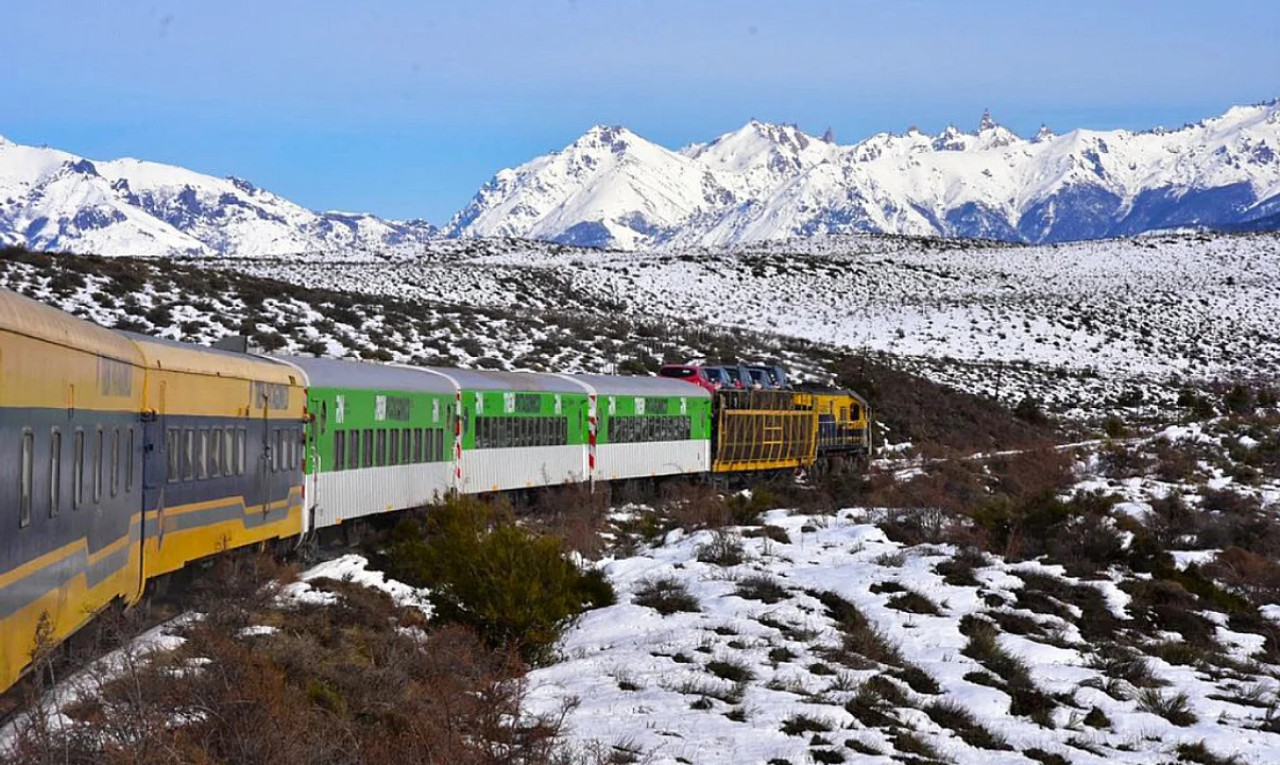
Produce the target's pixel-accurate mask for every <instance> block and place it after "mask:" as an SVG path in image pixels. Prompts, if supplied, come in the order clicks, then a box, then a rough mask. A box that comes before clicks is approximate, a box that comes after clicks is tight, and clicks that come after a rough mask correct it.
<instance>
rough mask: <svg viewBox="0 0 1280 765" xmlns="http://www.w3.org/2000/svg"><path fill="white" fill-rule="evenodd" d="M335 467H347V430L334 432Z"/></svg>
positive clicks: (336, 468) (344, 468)
mask: <svg viewBox="0 0 1280 765" xmlns="http://www.w3.org/2000/svg"><path fill="white" fill-rule="evenodd" d="M313 467H314V466H313ZM333 469H334V470H346V469H347V432H346V431H345V430H335V431H334V432H333Z"/></svg>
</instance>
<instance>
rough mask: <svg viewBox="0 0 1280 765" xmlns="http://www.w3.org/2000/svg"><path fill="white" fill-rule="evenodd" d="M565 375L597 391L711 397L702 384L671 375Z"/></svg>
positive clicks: (633, 394)
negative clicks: (677, 378) (674, 377)
mask: <svg viewBox="0 0 1280 765" xmlns="http://www.w3.org/2000/svg"><path fill="white" fill-rule="evenodd" d="M565 377H569V378H572V379H574V380H579V381H581V382H583V383H586V384H587V385H590V386H591V387H592V388H593V389H594V390H595V392H596V393H602V394H604V395H608V396H613V395H622V396H680V397H682V398H711V393H709V392H708V391H707V389H706V388H703V387H702V386H701V385H694V384H693V383H688V382H685V381H684V380H673V379H671V378H669V377H619V376H614V375H571V374H567V375H565Z"/></svg>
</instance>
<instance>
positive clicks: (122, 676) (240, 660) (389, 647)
mask: <svg viewBox="0 0 1280 765" xmlns="http://www.w3.org/2000/svg"><path fill="white" fill-rule="evenodd" d="M317 584H318V586H322V587H328V588H330V589H331V590H333V591H334V592H336V593H338V594H339V605H338V606H337V607H330V606H303V607H300V609H299V610H298V612H297V613H296V614H292V615H289V616H286V617H285V618H286V619H288V623H287V628H286V629H281V630H279V631H277V632H275V633H271V634H265V635H256V636H253V637H246V636H244V635H242V634H241V633H240V631H239V629H238V628H230V627H229V624H228V623H227V622H224V621H222V620H219V619H209V618H206V619H204V620H201V621H198V622H195V623H193V624H192V625H191V626H190V627H189V628H188V629H187V632H186V637H187V640H186V643H185V644H184V645H182V646H181V647H180V648H178V649H177V650H176V651H174V652H172V653H170V654H167V655H162V656H159V657H156V658H154V659H151V660H147V661H140V660H139V661H125V662H124V663H123V668H122V671H121V673H119V674H117V675H113V676H102V677H101V678H99V685H100V687H99V688H98V689H97V692H95V693H94V694H92V696H91V697H90V698H89V700H88V701H86V702H83V703H81V704H79V705H77V706H75V707H73V708H69V709H66V710H63V711H64V712H67V713H68V714H70V715H71V716H72V717H73V719H75V720H76V721H77V722H76V724H74V725H72V726H69V727H60V726H51V725H48V724H45V725H43V726H41V725H40V723H39V721H37V725H36V726H34V727H33V728H31V729H28V730H27V731H26V732H25V733H24V734H23V735H22V736H21V737H20V739H19V741H18V743H17V749H16V751H15V752H14V758H13V759H12V760H11V761H12V762H14V763H15V765H27V764H28V763H51V762H66V763H109V764H112V765H114V763H122V764H123V763H130V764H132V765H152V764H153V763H154V764H156V765H159V764H160V763H215V762H235V763H244V764H245V765H256V764H257V763H262V764H263V765H266V764H267V763H270V764H271V765H294V764H296V765H310V764H311V763H363V764H368V765H379V764H381V763H402V762H406V761H417V762H452V763H459V764H460V765H470V764H471V763H476V764H477V765H479V764H480V763H485V764H488V763H498V762H502V763H507V762H511V763H528V764H529V765H533V764H534V763H545V762H550V761H552V758H553V753H554V749H555V746H556V742H557V734H558V730H559V721H558V720H555V719H552V720H531V721H528V720H527V721H525V722H518V721H520V720H521V719H522V718H521V704H522V701H523V692H524V688H523V685H522V683H521V681H520V676H521V674H522V672H523V670H524V665H523V664H522V662H521V661H520V658H519V656H518V654H517V653H515V652H513V651H507V650H498V651H494V650H491V649H490V648H488V647H487V646H486V645H485V643H484V642H483V641H482V640H480V639H479V638H478V637H477V636H476V635H475V634H474V633H472V632H471V631H469V630H467V629H465V628H462V627H456V626H455V627H444V628H442V629H439V630H437V631H435V632H432V633H427V632H424V631H422V630H421V629H409V628H407V627H406V625H409V626H415V625H417V624H421V617H420V615H418V616H417V618H416V620H415V619H413V618H410V615H411V614H416V612H411V611H404V610H402V609H399V608H398V607H396V606H395V604H394V603H393V602H391V600H390V598H388V597H387V596H386V595H385V594H383V593H380V592H376V591H371V590H365V589H364V588H362V587H360V586H358V585H354V584H351V583H349V582H328V583H323V582H321V583H317ZM208 604H209V605H210V606H223V607H228V608H230V607H231V606H233V605H235V604H233V603H230V602H227V601H221V600H215V599H213V598H212V597H211V598H210V600H209V601H208ZM276 617H277V618H278V617H279V614H276ZM252 618H253V619H255V620H261V619H264V618H272V616H271V615H270V614H253V615H252Z"/></svg>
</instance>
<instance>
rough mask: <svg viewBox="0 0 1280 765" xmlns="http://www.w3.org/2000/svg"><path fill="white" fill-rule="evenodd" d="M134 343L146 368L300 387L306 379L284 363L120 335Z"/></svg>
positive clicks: (173, 342)
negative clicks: (140, 352)
mask: <svg viewBox="0 0 1280 765" xmlns="http://www.w3.org/2000/svg"><path fill="white" fill-rule="evenodd" d="M121 334H123V335H124V336H125V337H127V338H129V339H130V340H132V341H133V342H134V343H136V344H137V347H138V349H139V350H141V351H142V355H143V358H144V361H145V364H146V366H147V367H150V368H154V369H162V370H165V371H168V372H186V373H189V374H198V375H208V376H210V377H230V378H234V379H239V380H260V381H262V382H273V383H280V384H282V385H304V384H306V378H305V377H304V376H303V375H300V374H298V371H297V370H296V369H294V368H293V367H291V366H289V365H288V364H282V363H280V362H279V361H276V360H274V359H268V358H262V357H259V356H251V355H249V354H247V353H236V352H235V351H224V350H220V349H218V348H209V347H207V346H204V345H195V344H193V343H183V342H179V341H177V340H170V339H168V338H165V337H152V336H150V335H139V334H137V333H134V332H123V333H121Z"/></svg>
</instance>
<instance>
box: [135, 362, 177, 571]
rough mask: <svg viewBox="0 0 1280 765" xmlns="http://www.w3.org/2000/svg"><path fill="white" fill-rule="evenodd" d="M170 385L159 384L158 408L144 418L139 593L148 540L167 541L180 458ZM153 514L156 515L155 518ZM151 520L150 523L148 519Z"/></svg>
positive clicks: (145, 565)
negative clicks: (174, 464)
mask: <svg viewBox="0 0 1280 765" xmlns="http://www.w3.org/2000/svg"><path fill="white" fill-rule="evenodd" d="M167 392H168V391H167V385H166V383H164V382H161V383H160V390H159V399H158V400H157V401H156V406H155V407H154V408H152V409H151V410H150V411H148V412H147V413H146V415H145V416H144V417H143V418H142V545H141V548H142V552H141V554H140V555H139V559H138V562H139V566H138V592H140V593H141V592H143V591H144V589H145V585H146V576H147V562H146V557H147V540H148V539H150V538H151V537H153V536H154V537H155V538H156V543H157V544H161V543H163V542H164V506H165V485H166V484H167V483H168V482H169V464H170V461H171V457H172V459H174V460H176V459H177V458H178V451H177V449H178V443H177V438H176V436H175V438H173V439H170V438H168V437H167V433H168V422H169V418H168V414H167V403H166V401H165V398H166V394H167ZM153 513H154V515H152V514H153ZM148 518H150V520H148Z"/></svg>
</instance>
